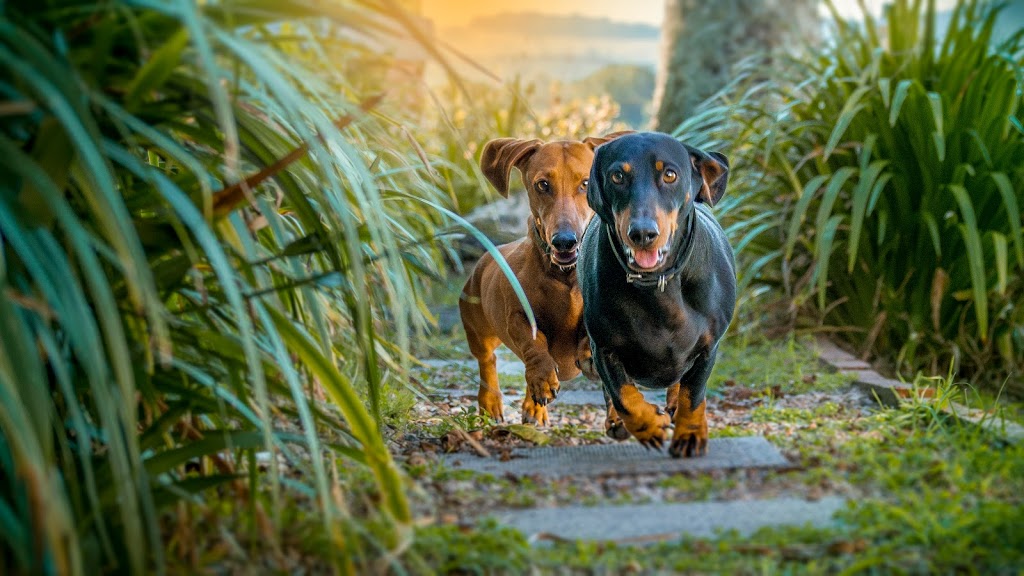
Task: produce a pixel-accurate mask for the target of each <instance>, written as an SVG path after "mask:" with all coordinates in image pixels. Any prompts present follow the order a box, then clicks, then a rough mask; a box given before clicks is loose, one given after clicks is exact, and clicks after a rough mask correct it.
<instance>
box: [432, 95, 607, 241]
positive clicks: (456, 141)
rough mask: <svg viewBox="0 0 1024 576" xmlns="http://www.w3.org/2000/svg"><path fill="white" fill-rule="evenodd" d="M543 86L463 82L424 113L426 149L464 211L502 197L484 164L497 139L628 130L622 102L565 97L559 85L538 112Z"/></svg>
mask: <svg viewBox="0 0 1024 576" xmlns="http://www.w3.org/2000/svg"><path fill="white" fill-rule="evenodd" d="M537 90H538V88H537V86H536V85H535V84H524V83H523V82H522V81H521V80H515V81H512V82H510V83H508V84H505V85H496V84H484V83H467V82H461V81H460V82H452V83H450V84H449V85H447V86H445V87H443V88H442V89H441V90H439V91H438V92H437V93H436V94H435V95H434V100H435V102H436V104H437V106H436V107H434V108H432V109H428V110H425V111H424V124H425V126H426V130H427V133H429V134H431V135H432V137H431V138H430V139H428V140H427V141H426V142H424V145H423V148H424V150H425V151H426V153H427V154H428V155H429V157H430V158H432V159H434V161H435V162H436V164H435V165H436V167H437V172H438V173H439V175H440V178H441V180H442V182H443V183H442V186H444V187H446V188H447V190H448V192H449V195H450V199H451V202H452V204H454V205H455V206H456V207H457V210H458V211H459V212H462V213H467V212H469V211H471V210H472V209H473V208H476V207H477V206H480V205H482V204H485V203H487V202H490V201H493V200H495V199H496V198H498V195H497V193H495V192H494V191H493V190H492V189H491V187H490V185H489V184H488V183H487V180H486V179H484V177H483V174H482V173H481V172H480V168H479V155H480V151H481V150H482V149H483V146H484V144H486V143H487V142H488V141H490V140H492V139H495V138H523V139H531V138H540V139H542V140H580V139H583V138H586V137H587V136H593V135H601V134H606V133H608V132H614V131H616V130H623V129H626V126H625V124H623V123H622V122H621V121H619V120H618V117H619V106H618V104H617V103H616V102H615V101H614V100H612V98H611V97H610V96H608V95H600V96H588V97H572V98H569V99H565V100H563V99H562V97H561V96H560V95H559V94H558V92H557V87H553V90H554V91H555V92H554V95H553V96H551V98H550V100H549V102H550V104H549V105H548V106H547V107H546V108H545V109H543V110H535V109H534V107H533V106H532V105H531V103H532V102H535V101H538V100H541V98H539V96H538V94H537ZM517 190H522V185H521V183H520V182H519V180H518V178H512V181H511V186H510V193H514V192H516V191H517ZM524 226H525V224H524Z"/></svg>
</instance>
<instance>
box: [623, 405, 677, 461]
mask: <svg viewBox="0 0 1024 576" xmlns="http://www.w3.org/2000/svg"><path fill="white" fill-rule="evenodd" d="M647 406H649V407H650V410H649V411H647V410H645V411H644V412H645V413H643V414H631V415H630V416H629V417H623V419H622V421H623V423H624V424H625V425H626V430H628V431H629V433H630V434H632V435H633V437H634V438H636V439H637V441H638V442H640V444H642V445H643V446H644V448H655V449H658V450H661V447H662V446H663V445H664V444H665V440H667V439H668V427H669V426H670V425H671V424H672V419H671V418H669V417H668V414H665V412H664V411H663V410H662V409H661V408H657V407H655V406H654V405H653V404H648V405H647Z"/></svg>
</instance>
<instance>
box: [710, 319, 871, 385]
mask: <svg viewBox="0 0 1024 576" xmlns="http://www.w3.org/2000/svg"><path fill="white" fill-rule="evenodd" d="M728 383H732V384H731V385H739V386H745V387H747V388H752V389H755V390H761V391H764V392H766V393H767V392H770V391H771V390H772V389H773V388H774V387H776V386H777V387H778V390H779V391H780V392H782V393H784V394H799V393H802V392H808V391H811V390H822V391H830V392H834V391H837V390H841V389H843V388H846V387H848V386H849V385H850V384H851V383H852V379H851V377H850V376H849V375H846V374H841V373H833V372H829V371H828V370H827V369H825V367H824V366H823V365H822V364H821V362H820V361H819V360H818V356H817V354H816V352H815V350H814V344H813V340H811V339H810V338H806V337H805V338H797V337H789V338H786V339H782V340H767V339H755V338H753V337H752V336H749V335H747V334H742V333H741V334H737V335H730V336H729V337H728V338H726V339H725V340H723V342H722V343H721V344H720V345H719V351H718V360H717V362H716V363H715V370H714V372H713V373H712V374H711V378H710V379H709V380H708V390H709V391H711V392H720V391H721V390H722V389H723V388H724V387H725V386H727V385H729V384H728Z"/></svg>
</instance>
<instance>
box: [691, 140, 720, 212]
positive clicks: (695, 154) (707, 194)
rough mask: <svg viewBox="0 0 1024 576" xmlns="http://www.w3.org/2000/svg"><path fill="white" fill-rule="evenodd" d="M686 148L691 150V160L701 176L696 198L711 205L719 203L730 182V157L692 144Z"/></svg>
mask: <svg viewBox="0 0 1024 576" xmlns="http://www.w3.org/2000/svg"><path fill="white" fill-rule="evenodd" d="M686 149H687V150H688V151H689V152H690V162H692V163H693V167H694V168H695V169H696V170H697V173H698V174H700V177H701V186H700V192H698V193H697V198H696V200H697V201H698V202H704V203H705V204H709V205H711V206H714V205H715V204H718V201H719V200H721V199H722V196H724V195H725V185H726V184H728V182H729V159H728V158H726V157H725V155H724V154H721V153H719V152H705V151H703V150H698V149H697V148H693V147H691V146H687V147H686Z"/></svg>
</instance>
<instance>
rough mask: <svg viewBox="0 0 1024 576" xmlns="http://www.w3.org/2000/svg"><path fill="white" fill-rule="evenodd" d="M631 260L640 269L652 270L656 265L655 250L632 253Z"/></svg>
mask: <svg viewBox="0 0 1024 576" xmlns="http://www.w3.org/2000/svg"><path fill="white" fill-rule="evenodd" d="M633 260H636V263H637V265H638V266H640V267H641V268H654V267H655V266H657V265H658V251H657V250H637V251H635V252H633Z"/></svg>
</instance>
